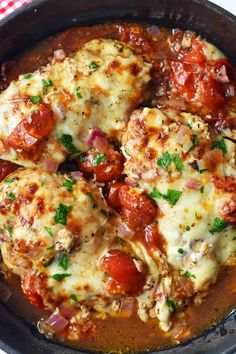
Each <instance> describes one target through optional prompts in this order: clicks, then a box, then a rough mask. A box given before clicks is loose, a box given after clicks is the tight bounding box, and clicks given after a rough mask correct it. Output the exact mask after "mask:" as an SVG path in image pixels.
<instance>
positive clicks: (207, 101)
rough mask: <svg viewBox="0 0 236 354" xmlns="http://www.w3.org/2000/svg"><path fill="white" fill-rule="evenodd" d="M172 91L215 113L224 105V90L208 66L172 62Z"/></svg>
mask: <svg viewBox="0 0 236 354" xmlns="http://www.w3.org/2000/svg"><path fill="white" fill-rule="evenodd" d="M170 66H171V91H172V93H173V94H174V95H175V94H178V95H181V96H182V97H183V98H184V100H185V101H186V102H188V103H192V104H195V105H196V106H197V107H200V108H201V107H204V106H206V108H208V109H209V110H210V111H214V110H216V109H217V108H219V107H220V106H221V105H222V104H223V103H224V88H223V85H222V83H220V82H218V81H216V80H215V79H214V78H213V76H212V74H211V67H209V66H208V65H207V64H190V63H189V62H188V63H186V62H180V61H171V62H170Z"/></svg>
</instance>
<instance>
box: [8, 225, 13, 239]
mask: <svg viewBox="0 0 236 354" xmlns="http://www.w3.org/2000/svg"><path fill="white" fill-rule="evenodd" d="M9 221H10V220H9ZM7 231H8V233H9V236H10V241H11V242H12V241H13V232H12V226H11V225H10V224H8V225H7Z"/></svg>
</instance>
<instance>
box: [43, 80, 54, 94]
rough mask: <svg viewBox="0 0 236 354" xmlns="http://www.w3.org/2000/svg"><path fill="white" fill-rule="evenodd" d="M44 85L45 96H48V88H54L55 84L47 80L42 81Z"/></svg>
mask: <svg viewBox="0 0 236 354" xmlns="http://www.w3.org/2000/svg"><path fill="white" fill-rule="evenodd" d="M42 83H43V94H44V95H46V93H47V90H46V88H47V87H49V86H53V82H52V80H48V81H47V80H44V79H42Z"/></svg>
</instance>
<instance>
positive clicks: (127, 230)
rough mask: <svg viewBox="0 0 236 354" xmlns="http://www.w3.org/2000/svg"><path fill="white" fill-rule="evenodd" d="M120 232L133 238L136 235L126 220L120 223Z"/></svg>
mask: <svg viewBox="0 0 236 354" xmlns="http://www.w3.org/2000/svg"><path fill="white" fill-rule="evenodd" d="M120 232H121V233H122V234H123V235H124V236H126V237H128V238H132V237H133V236H134V230H132V229H130V228H129V226H128V225H127V224H126V223H124V222H122V223H121V224H120Z"/></svg>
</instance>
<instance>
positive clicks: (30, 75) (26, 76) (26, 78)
mask: <svg viewBox="0 0 236 354" xmlns="http://www.w3.org/2000/svg"><path fill="white" fill-rule="evenodd" d="M32 76H33V74H31V73H28V74H26V75H25V76H24V77H23V79H25V80H29V79H31V77H32Z"/></svg>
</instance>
